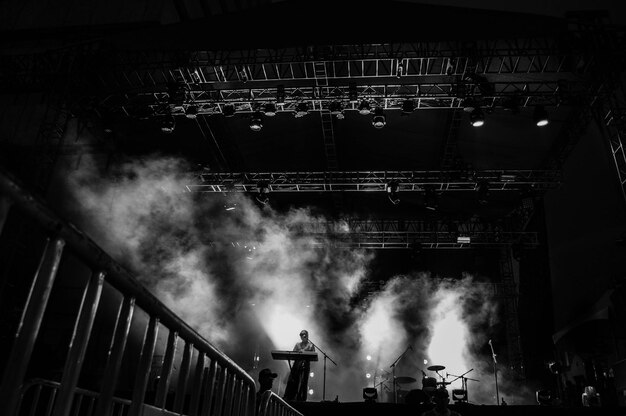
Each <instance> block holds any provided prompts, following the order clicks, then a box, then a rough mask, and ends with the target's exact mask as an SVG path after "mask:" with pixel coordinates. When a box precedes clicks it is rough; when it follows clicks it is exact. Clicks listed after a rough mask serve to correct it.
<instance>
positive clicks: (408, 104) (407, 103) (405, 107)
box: [402, 100, 415, 115]
mask: <svg viewBox="0 0 626 416" xmlns="http://www.w3.org/2000/svg"><path fill="white" fill-rule="evenodd" d="M413 110H415V101H413V100H404V101H403V102H402V115H409V114H411V113H412V112H413Z"/></svg>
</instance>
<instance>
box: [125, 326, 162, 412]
mask: <svg viewBox="0 0 626 416" xmlns="http://www.w3.org/2000/svg"><path fill="white" fill-rule="evenodd" d="M158 333H159V318H157V317H156V316H151V317H150V323H149V324H148V329H147V330H146V335H145V337H144V342H143V348H142V350H141V357H140V358H139V366H138V368H137V374H136V375H135V385H134V387H133V399H132V403H131V404H130V409H129V410H128V416H140V415H141V413H142V412H141V410H142V407H143V402H144V399H145V396H146V388H147V386H148V377H149V376H150V365H151V364H152V355H154V348H155V346H156V340H157V335H158Z"/></svg>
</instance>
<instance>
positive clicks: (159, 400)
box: [154, 331, 178, 409]
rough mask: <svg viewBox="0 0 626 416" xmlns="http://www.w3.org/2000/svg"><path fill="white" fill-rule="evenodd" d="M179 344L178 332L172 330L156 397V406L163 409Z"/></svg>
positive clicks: (168, 338)
mask: <svg viewBox="0 0 626 416" xmlns="http://www.w3.org/2000/svg"><path fill="white" fill-rule="evenodd" d="M177 344H178V333H177V332H175V331H170V334H169V336H168V337H167V349H166V350H165V358H164V359H163V367H161V376H160V377H159V385H158V386H157V392H156V398H155V400H154V406H156V407H158V408H161V409H163V408H164V407H165V401H166V398H167V391H168V389H169V385H170V377H171V375H172V367H173V366H174V355H176V345H177Z"/></svg>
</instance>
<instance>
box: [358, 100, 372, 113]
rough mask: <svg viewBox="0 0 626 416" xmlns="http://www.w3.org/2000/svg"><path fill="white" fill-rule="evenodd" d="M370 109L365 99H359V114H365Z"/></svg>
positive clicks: (369, 111)
mask: <svg viewBox="0 0 626 416" xmlns="http://www.w3.org/2000/svg"><path fill="white" fill-rule="evenodd" d="M371 112H372V111H371V110H370V103H369V101H367V100H363V101H361V104H359V114H361V115H362V116H366V115H368V114H369V113H371Z"/></svg>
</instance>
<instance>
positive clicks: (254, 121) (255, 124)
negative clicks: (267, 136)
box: [250, 111, 263, 131]
mask: <svg viewBox="0 0 626 416" xmlns="http://www.w3.org/2000/svg"><path fill="white" fill-rule="evenodd" d="M262 128H263V113H261V112H260V111H255V112H254V113H252V116H251V117H250V130H252V131H261V129H262Z"/></svg>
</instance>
